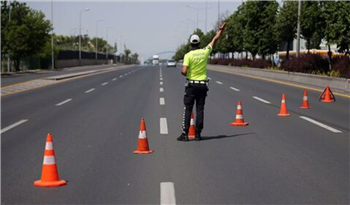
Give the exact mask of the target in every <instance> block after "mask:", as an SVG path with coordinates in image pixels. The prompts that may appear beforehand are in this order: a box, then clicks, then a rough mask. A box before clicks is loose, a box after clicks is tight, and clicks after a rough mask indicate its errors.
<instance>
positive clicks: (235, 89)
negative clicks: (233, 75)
mask: <svg viewBox="0 0 350 205" xmlns="http://www.w3.org/2000/svg"><path fill="white" fill-rule="evenodd" d="M230 88H231V89H232V90H234V91H237V92H239V91H240V90H239V89H237V88H234V87H230Z"/></svg>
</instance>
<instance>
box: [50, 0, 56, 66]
mask: <svg viewBox="0 0 350 205" xmlns="http://www.w3.org/2000/svg"><path fill="white" fill-rule="evenodd" d="M51 22H52V33H51V69H52V70H54V69H55V57H54V51H53V35H54V26H53V0H51Z"/></svg>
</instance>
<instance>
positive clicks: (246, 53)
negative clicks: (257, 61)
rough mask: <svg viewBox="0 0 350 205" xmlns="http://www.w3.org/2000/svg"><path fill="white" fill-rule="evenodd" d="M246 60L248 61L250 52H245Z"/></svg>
mask: <svg viewBox="0 0 350 205" xmlns="http://www.w3.org/2000/svg"><path fill="white" fill-rule="evenodd" d="M245 59H246V60H248V51H246V52H245Z"/></svg>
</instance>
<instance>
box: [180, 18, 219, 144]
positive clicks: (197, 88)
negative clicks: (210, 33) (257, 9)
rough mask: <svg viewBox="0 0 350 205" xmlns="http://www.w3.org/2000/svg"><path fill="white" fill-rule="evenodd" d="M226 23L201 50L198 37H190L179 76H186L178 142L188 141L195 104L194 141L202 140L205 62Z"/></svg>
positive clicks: (205, 83) (205, 90) (205, 82)
mask: <svg viewBox="0 0 350 205" xmlns="http://www.w3.org/2000/svg"><path fill="white" fill-rule="evenodd" d="M225 25H226V23H223V24H222V25H221V26H220V27H219V30H218V31H217V33H216V35H215V36H214V38H213V39H212V41H211V42H210V43H209V45H208V46H206V47H205V48H203V49H200V48H199V43H200V39H199V36H198V35H195V34H194V35H192V36H191V37H190V43H191V51H190V52H188V53H187V54H186V55H185V57H184V61H183V67H182V69H181V74H182V75H184V76H186V77H187V79H186V86H185V96H184V105H185V106H184V109H185V110H184V114H183V122H182V134H181V135H180V136H179V137H178V138H177V140H178V141H188V130H189V127H190V120H191V113H192V109H193V105H194V103H195V102H196V114H197V116H196V136H195V140H196V141H199V140H201V139H202V137H201V132H202V129H203V119H204V104H205V98H206V96H207V91H208V78H207V62H208V58H209V55H210V53H211V51H212V50H213V47H214V45H215V43H216V41H217V40H218V39H219V38H220V36H221V34H222V32H223V30H224V28H225Z"/></svg>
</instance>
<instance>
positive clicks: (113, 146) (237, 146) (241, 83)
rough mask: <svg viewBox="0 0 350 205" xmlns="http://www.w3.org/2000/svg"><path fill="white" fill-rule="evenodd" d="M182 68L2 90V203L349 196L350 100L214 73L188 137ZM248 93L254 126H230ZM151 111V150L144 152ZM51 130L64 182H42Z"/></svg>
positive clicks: (283, 200) (309, 200) (343, 200)
mask: <svg viewBox="0 0 350 205" xmlns="http://www.w3.org/2000/svg"><path fill="white" fill-rule="evenodd" d="M179 73H180V70H179V68H166V67H159V66H154V67H146V66H144V67H142V66H135V67H132V68H128V69H125V70H119V71H113V72H108V73H102V74H97V75H92V76H88V77H83V78H79V79H75V80H71V81H67V82H65V83H59V84H56V85H50V86H47V87H42V88H38V89H35V90H31V91H26V92H22V93H18V94H13V95H9V96H5V97H2V99H1V100H2V105H1V108H2V112H1V118H2V126H1V129H2V137H1V148H2V153H1V156H2V164H1V165H2V168H1V173H2V176H1V177H2V183H1V188H2V190H1V193H2V197H1V200H2V204H160V203H164V204H166V203H174V202H176V204H349V192H350V190H349V171H350V170H349V102H350V101H349V99H348V98H343V97H338V98H337V101H336V102H335V103H330V104H325V103H321V102H318V97H319V95H320V93H317V92H313V91H309V101H310V105H311V107H312V108H311V109H310V110H302V109H300V108H299V107H300V106H301V103H302V97H303V90H302V89H300V88H294V87H290V86H284V85H280V84H275V83H270V82H267V81H261V80H256V79H251V78H246V77H241V76H236V75H229V74H224V73H219V72H213V71H210V72H209V77H210V78H211V83H210V90H209V93H208V97H207V101H206V106H205V123H204V130H203V133H202V136H203V138H204V139H203V140H202V141H200V142H196V141H191V142H177V141H176V137H178V136H179V134H180V133H181V124H182V114H183V113H182V112H183V104H182V100H183V93H184V78H183V77H182V76H181V75H180V74H179ZM125 74H127V75H125ZM160 74H161V77H160ZM161 88H163V89H161ZM238 90H239V91H238ZM282 93H285V94H286V97H287V107H288V110H289V112H290V113H291V116H290V117H278V116H277V113H278V112H279V109H280V103H281V95H282ZM253 97H255V98H253ZM256 97H258V98H256ZM160 98H164V105H163V104H161V102H160V101H161V100H160ZM257 99H260V100H257ZM238 100H240V101H242V107H243V114H244V120H245V121H247V122H249V123H250V124H249V126H247V127H231V126H230V123H231V122H233V121H234V118H235V114H236V106H237V101H238ZM261 100H265V102H262V101H261ZM266 101H268V102H269V103H270V104H266V103H267V102H266ZM301 116H303V117H307V118H301ZM140 118H145V120H146V127H147V137H148V141H149V145H150V148H151V149H153V150H154V153H152V154H150V155H135V154H133V153H132V152H133V151H134V150H135V149H136V148H137V141H138V133H139V126H140ZM161 118H166V122H167V124H166V126H161V125H160V119H161ZM305 119H312V120H314V121H317V122H319V123H322V124H323V125H326V126H328V127H325V126H322V125H321V126H320V125H316V124H314V123H311V122H310V121H307V120H305ZM21 120H27V121H22V122H23V123H22V124H18V125H17V126H14V127H13V128H12V129H9V126H11V125H13V124H15V123H16V122H19V121H21ZM7 128H8V129H7ZM48 132H50V133H51V134H52V135H53V140H54V148H55V153H56V161H57V166H58V170H59V176H60V179H64V180H67V181H68V185H66V186H62V187H59V188H39V187H34V186H33V182H34V181H35V180H38V179H39V178H40V174H41V168H42V161H43V153H44V147H45V140H46V135H47V133H48ZM162 133H163V134H162Z"/></svg>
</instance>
